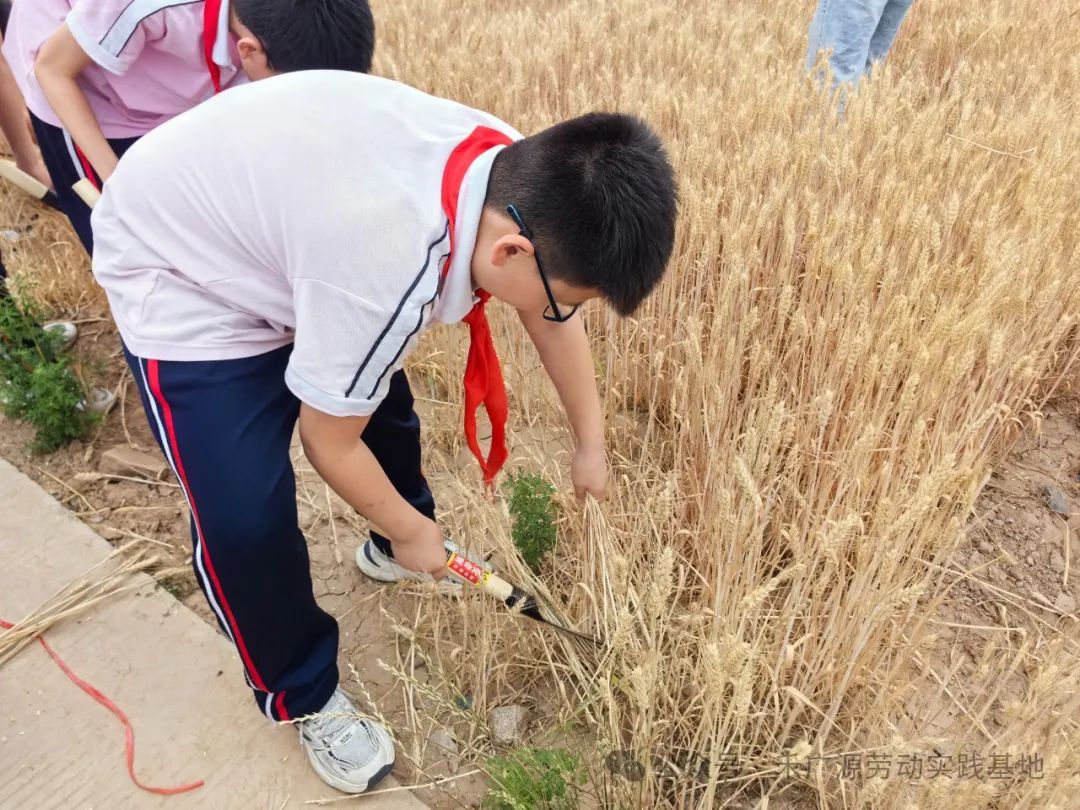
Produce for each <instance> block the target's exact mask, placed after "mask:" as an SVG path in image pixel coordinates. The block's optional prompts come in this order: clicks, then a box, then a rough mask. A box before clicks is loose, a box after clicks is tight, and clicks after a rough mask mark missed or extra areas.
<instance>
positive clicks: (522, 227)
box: [506, 205, 581, 323]
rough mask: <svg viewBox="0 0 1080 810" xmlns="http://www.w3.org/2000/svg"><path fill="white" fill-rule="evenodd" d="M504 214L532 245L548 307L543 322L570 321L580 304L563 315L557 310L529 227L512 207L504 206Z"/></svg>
mask: <svg viewBox="0 0 1080 810" xmlns="http://www.w3.org/2000/svg"><path fill="white" fill-rule="evenodd" d="M506 213H508V214H509V215H510V219H512V220H514V224H515V225H517V226H518V230H519V231H521V235H522V236H524V237H525V238H526V239H528V240H529V242H530V243H532V246H533V258H534V259H536V269H537V270H539V271H540V281H542V282H543V284H544V292H546V293H547V297H548V307H547V309H545V310H544V320H545V321H554V322H555V323H563V322H564V321H568V320H570V318H571V317H573V315H574V313H575V312H577V311H578V307H579V306H581V304H574V306H573V307H572V308H571V309H570V311H569V312H567V313H566V314H565V315H564V314H563V313H562V312H561V311H560V310H559V302H558V301H556V300H555V293H553V292H552V291H551V284H549V283H548V277H547V273H545V272H544V264H543V262H541V261H540V251H538V250H537V249H536V242H533V235H532V231H530V230H529V226H528V225H526V224H525V220H523V219H522V218H521V213H520V212H519V211H518V210H517V208H516V207H515V206H514V205H508V206H506Z"/></svg>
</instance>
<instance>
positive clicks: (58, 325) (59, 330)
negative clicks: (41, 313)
mask: <svg viewBox="0 0 1080 810" xmlns="http://www.w3.org/2000/svg"><path fill="white" fill-rule="evenodd" d="M41 328H42V329H43V330H45V331H46V332H50V333H52V334H54V335H56V336H57V338H58V343H57V347H58V348H59V349H60V350H61V351H63V350H65V349H70V348H71V344H72V343H74V342H75V339H76V338H77V337H78V336H79V327H77V326H76V325H75V324H73V323H71V321H51V322H50V323H46V324H42V326H41Z"/></svg>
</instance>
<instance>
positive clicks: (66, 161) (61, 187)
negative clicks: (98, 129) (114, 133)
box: [30, 113, 139, 256]
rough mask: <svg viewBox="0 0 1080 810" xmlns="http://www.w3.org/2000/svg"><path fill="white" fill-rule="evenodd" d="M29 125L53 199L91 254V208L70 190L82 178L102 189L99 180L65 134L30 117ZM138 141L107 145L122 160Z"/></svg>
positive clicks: (112, 141) (123, 140) (113, 141)
mask: <svg viewBox="0 0 1080 810" xmlns="http://www.w3.org/2000/svg"><path fill="white" fill-rule="evenodd" d="M30 123H31V125H33V127H34V137H35V138H37V142H38V147H39V148H40V149H41V157H42V159H43V160H44V161H45V168H46V169H48V170H49V177H51V178H52V181H53V186H54V187H55V188H56V196H57V197H58V198H59V199H60V208H61V209H62V210H63V212H64V213H65V214H66V215H67V218H68V219H69V220H70V221H71V226H72V227H73V228H74V229H75V233H76V234H77V235H78V237H79V241H80V242H82V245H83V247H84V248H86V252H87V253H89V254H90V255H91V256H92V255H93V254H94V235H93V233H92V231H91V230H90V207H89V206H88V205H87V204H86V203H84V202H83V201H82V198H81V197H79V195H78V194H76V193H75V192H74V191H72V190H71V187H72V186H73V185H75V183H76V182H78V181H79V180H82V179H83V178H84V177H85V178H87V179H89V180H90V182H92V183H93V184H94V187H95V188H99V189H100V188H101V178H100V177H98V176H97V172H95V171H94V168H93V167H92V166H91V165H90V161H88V160H87V159H86V156H85V155H83V153H82V150H80V149H79V147H77V146H76V145H75V142H74V141H72V140H71V136H70V135H68V133H67V131H66V130H63V129H61V128H60V127H54V126H53V125H52V124H47V123H45V122H44V121H42V120H41V119H40V118H38V117H37V116H36V115H34V114H33V113H30ZM138 140H139V139H138V138H110V139H109V145H110V146H111V147H112V148H113V151H114V152H116V156H117V157H121V156H122V155H123V154H124V152H126V151H127V150H128V149H130V148H131V146H132V145H133V144H134V143H135V142H136V141H138Z"/></svg>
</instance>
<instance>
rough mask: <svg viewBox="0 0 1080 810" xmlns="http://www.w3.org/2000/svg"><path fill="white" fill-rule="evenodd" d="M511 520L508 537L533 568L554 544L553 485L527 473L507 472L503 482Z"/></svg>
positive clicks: (537, 565)
mask: <svg viewBox="0 0 1080 810" xmlns="http://www.w3.org/2000/svg"><path fill="white" fill-rule="evenodd" d="M504 488H505V490H506V492H507V494H508V495H509V498H510V502H509V506H510V516H511V518H512V519H513V528H512V529H511V533H510V534H511V537H513V539H514V545H515V546H517V549H518V551H519V552H520V553H521V557H522V559H524V560H525V562H526V563H527V564H528V566H529V568H531V569H533V570H534V571H535V570H537V569H538V568H539V567H540V563H541V562H542V561H543V559H544V557H545V556H546V555H547V554H548V552H550V551H551V549H553V548H554V547H555V504H554V502H553V501H552V500H551V497H552V496H553V495H554V494H555V487H553V486H552V485H551V484H549V483H548V482H547V481H545V480H544V479H543V478H541V477H540V476H539V475H532V474H531V473H524V472H517V473H510V475H509V477H508V478H507V481H506V484H505V487H504Z"/></svg>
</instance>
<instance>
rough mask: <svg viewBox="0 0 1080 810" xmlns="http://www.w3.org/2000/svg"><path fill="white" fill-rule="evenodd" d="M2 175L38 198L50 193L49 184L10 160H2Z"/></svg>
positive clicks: (0, 175)
mask: <svg viewBox="0 0 1080 810" xmlns="http://www.w3.org/2000/svg"><path fill="white" fill-rule="evenodd" d="M0 177H3V178H4V179H5V180H7V181H8V182H9V183H12V184H13V185H15V186H17V187H19V188H20V189H22V190H23V191H25V192H26V193H27V194H29V195H30V196H31V197H34V198H35V199H38V200H40V199H41V198H42V197H44V196H45V195H46V194H48V193H49V187H48V186H46V185H45V184H44V183H42V182H41V181H39V180H38V179H37V178H35V177H32V176H31V175H29V174H27V173H26V172H24V171H23V170H22V169H20V168H19V167H18V166H16V165H15V163H14V162H13V161H10V160H0Z"/></svg>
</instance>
